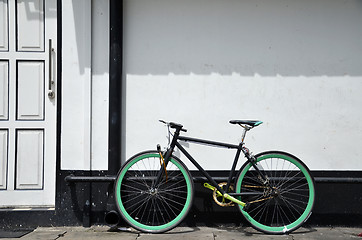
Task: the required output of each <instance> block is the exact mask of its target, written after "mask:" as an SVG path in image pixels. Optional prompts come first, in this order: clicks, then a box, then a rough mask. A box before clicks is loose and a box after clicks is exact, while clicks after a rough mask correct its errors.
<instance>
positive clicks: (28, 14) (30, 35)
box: [16, 0, 44, 51]
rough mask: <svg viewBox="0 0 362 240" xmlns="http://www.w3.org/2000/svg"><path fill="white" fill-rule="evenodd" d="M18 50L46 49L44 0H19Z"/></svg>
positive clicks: (17, 14) (17, 13)
mask: <svg viewBox="0 0 362 240" xmlns="http://www.w3.org/2000/svg"><path fill="white" fill-rule="evenodd" d="M16 16H17V50H18V51H44V3H43V0H18V1H17V12H16Z"/></svg>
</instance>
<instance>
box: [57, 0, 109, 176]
mask: <svg viewBox="0 0 362 240" xmlns="http://www.w3.org/2000/svg"><path fill="white" fill-rule="evenodd" d="M108 10H109V3H108V1H102V0H92V1H89V0H64V1H62V21H63V22H62V133H61V169H62V170H107V169H108V81H109V77H108V75H109V74H108V72H109V59H108V56H109V12H108Z"/></svg>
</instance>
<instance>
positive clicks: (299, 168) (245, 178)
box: [236, 151, 315, 234]
mask: <svg viewBox="0 0 362 240" xmlns="http://www.w3.org/2000/svg"><path fill="white" fill-rule="evenodd" d="M255 157H256V163H255V164H256V166H257V168H258V169H259V170H260V171H261V173H262V174H263V175H264V176H266V178H267V179H268V180H267V183H265V182H264V183H263V181H262V178H261V177H260V176H259V174H258V173H257V171H256V170H255V169H254V167H253V166H252V164H251V163H249V162H247V163H245V164H244V165H243V166H242V168H241V170H240V173H239V176H238V178H237V182H236V192H237V193H246V194H248V195H244V196H241V197H240V200H241V201H243V202H247V203H249V204H248V205H249V206H248V207H247V209H246V211H244V209H243V208H242V207H241V206H239V209H240V211H241V212H242V214H243V215H244V216H245V218H246V219H247V220H248V221H249V222H250V223H251V225H252V226H253V227H254V228H255V229H257V230H260V231H262V232H265V233H268V234H286V233H289V232H292V231H293V230H295V229H297V228H299V227H300V226H301V225H302V224H303V223H304V222H305V221H306V220H307V219H308V217H309V216H310V214H311V212H312V208H313V204H314V199H315V189H314V180H313V178H312V176H311V174H310V171H309V169H308V168H307V166H306V165H305V164H304V163H303V162H302V161H300V160H299V159H298V158H296V157H294V156H293V155H291V154H288V153H284V152H277V151H273V152H265V153H261V154H258V155H256V156H255Z"/></svg>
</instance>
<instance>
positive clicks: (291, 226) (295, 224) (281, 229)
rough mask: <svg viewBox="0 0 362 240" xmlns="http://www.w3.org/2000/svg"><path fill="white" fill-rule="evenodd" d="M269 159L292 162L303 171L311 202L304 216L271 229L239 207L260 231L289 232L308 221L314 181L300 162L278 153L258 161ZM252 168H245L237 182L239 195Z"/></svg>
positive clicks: (311, 205) (310, 201) (312, 201)
mask: <svg viewBox="0 0 362 240" xmlns="http://www.w3.org/2000/svg"><path fill="white" fill-rule="evenodd" d="M267 158H281V159H284V160H287V161H290V162H292V163H293V164H295V165H296V166H297V167H298V168H299V169H300V170H301V171H302V173H303V174H304V176H305V177H306V179H307V182H308V186H309V200H308V204H307V207H306V208H305V210H304V212H303V214H302V215H301V216H300V217H299V218H298V219H297V220H295V221H294V222H292V223H290V224H288V225H286V226H281V227H270V226H267V225H264V224H261V223H259V222H257V221H256V220H254V219H253V218H252V217H251V216H250V215H249V214H248V213H247V212H245V211H244V210H243V208H242V207H241V206H239V208H240V209H241V211H242V213H243V215H244V216H245V218H246V219H247V220H248V221H249V222H250V223H251V224H252V225H253V226H255V227H257V228H259V229H262V230H264V231H267V232H274V233H285V232H289V231H291V230H292V229H294V228H296V227H298V226H299V225H300V224H302V223H303V222H304V221H305V220H306V219H308V217H309V214H310V212H311V211H312V207H313V203H314V184H313V180H312V178H311V176H310V174H309V172H308V171H307V169H306V168H305V167H304V166H303V165H302V164H301V163H300V162H299V161H297V160H295V159H293V158H291V157H288V156H286V155H283V154H278V153H275V154H266V155H265V156H262V157H259V158H258V159H257V162H259V161H262V160H264V159H267ZM251 166H252V165H251V164H249V165H247V166H246V167H245V168H244V170H243V172H241V174H240V177H239V179H238V182H237V187H236V191H237V192H238V193H240V189H241V182H242V179H243V178H244V176H245V174H246V172H247V171H248V170H249V169H250V167H251Z"/></svg>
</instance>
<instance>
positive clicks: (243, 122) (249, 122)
mask: <svg viewBox="0 0 362 240" xmlns="http://www.w3.org/2000/svg"><path fill="white" fill-rule="evenodd" d="M229 123H231V124H239V125H240V124H246V125H249V126H251V127H256V126H259V125H260V124H262V123H263V122H262V121H258V120H230V121H229Z"/></svg>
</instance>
